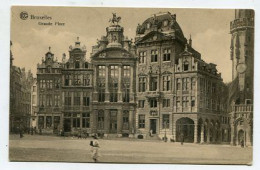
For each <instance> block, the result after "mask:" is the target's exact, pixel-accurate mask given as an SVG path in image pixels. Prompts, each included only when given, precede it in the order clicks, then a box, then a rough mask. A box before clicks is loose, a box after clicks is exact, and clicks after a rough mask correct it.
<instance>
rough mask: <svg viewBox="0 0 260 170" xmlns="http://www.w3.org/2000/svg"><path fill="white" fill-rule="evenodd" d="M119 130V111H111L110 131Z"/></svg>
mask: <svg viewBox="0 0 260 170" xmlns="http://www.w3.org/2000/svg"><path fill="white" fill-rule="evenodd" d="M116 132H117V111H111V112H110V133H116Z"/></svg>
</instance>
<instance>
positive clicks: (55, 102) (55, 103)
mask: <svg viewBox="0 0 260 170" xmlns="http://www.w3.org/2000/svg"><path fill="white" fill-rule="evenodd" d="M59 105H60V95H58V94H55V95H54V106H56V107H58V106H59Z"/></svg>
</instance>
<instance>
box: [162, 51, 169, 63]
mask: <svg viewBox="0 0 260 170" xmlns="http://www.w3.org/2000/svg"><path fill="white" fill-rule="evenodd" d="M163 61H171V50H170V49H164V50H163Z"/></svg>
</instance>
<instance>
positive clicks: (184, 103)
mask: <svg viewBox="0 0 260 170" xmlns="http://www.w3.org/2000/svg"><path fill="white" fill-rule="evenodd" d="M188 106H189V99H188V97H182V107H184V108H186V107H188Z"/></svg>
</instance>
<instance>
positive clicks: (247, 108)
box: [231, 104, 253, 113]
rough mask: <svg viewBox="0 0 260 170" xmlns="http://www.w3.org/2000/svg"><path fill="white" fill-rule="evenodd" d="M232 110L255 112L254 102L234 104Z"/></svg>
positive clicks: (236, 111)
mask: <svg viewBox="0 0 260 170" xmlns="http://www.w3.org/2000/svg"><path fill="white" fill-rule="evenodd" d="M231 111H232V112H235V113H242V112H243V113H245V112H253V105H252V104H240V105H234V106H232V108H231Z"/></svg>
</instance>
